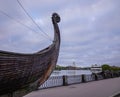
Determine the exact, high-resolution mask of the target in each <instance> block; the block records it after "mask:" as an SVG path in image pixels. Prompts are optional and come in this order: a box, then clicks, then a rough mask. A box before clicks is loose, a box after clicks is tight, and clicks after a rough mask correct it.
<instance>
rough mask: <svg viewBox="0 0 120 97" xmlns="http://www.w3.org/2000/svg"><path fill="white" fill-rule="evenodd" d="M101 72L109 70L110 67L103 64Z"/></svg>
mask: <svg viewBox="0 0 120 97" xmlns="http://www.w3.org/2000/svg"><path fill="white" fill-rule="evenodd" d="M102 70H103V71H106V70H111V67H110V66H109V65H108V64H103V65H102Z"/></svg>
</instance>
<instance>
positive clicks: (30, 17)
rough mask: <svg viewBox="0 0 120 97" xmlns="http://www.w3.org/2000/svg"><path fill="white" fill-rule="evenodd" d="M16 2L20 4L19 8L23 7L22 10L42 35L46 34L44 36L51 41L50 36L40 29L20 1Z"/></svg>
mask: <svg viewBox="0 0 120 97" xmlns="http://www.w3.org/2000/svg"><path fill="white" fill-rule="evenodd" d="M17 2H18V4H19V5H20V6H21V8H22V9H23V11H24V12H25V13H26V15H27V16H28V17H29V18H30V19H31V20H32V22H33V23H34V24H35V25H36V27H37V28H38V29H39V30H40V31H41V32H43V33H44V35H46V36H47V37H48V38H49V39H50V40H51V41H52V39H51V37H50V36H49V35H48V34H47V33H45V32H44V31H43V30H42V28H41V27H40V26H39V25H38V24H37V23H36V22H35V20H34V19H33V18H32V16H31V15H30V14H29V13H28V12H27V10H26V9H25V8H24V7H23V5H22V3H21V2H20V1H19V0H17Z"/></svg>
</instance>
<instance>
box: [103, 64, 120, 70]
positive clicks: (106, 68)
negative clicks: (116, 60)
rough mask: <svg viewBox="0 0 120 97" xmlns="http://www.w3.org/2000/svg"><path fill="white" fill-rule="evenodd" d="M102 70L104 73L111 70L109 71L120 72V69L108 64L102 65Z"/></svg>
mask: <svg viewBox="0 0 120 97" xmlns="http://www.w3.org/2000/svg"><path fill="white" fill-rule="evenodd" d="M102 70H103V71H106V70H109V71H119V70H120V67H117V66H110V65H108V64H103V65H102Z"/></svg>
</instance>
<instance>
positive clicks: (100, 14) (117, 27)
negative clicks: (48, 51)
mask: <svg viewBox="0 0 120 97" xmlns="http://www.w3.org/2000/svg"><path fill="white" fill-rule="evenodd" d="M19 1H20V2H21V3H22V4H23V6H24V7H25V9H26V10H27V11H28V13H29V14H30V15H31V16H32V17H33V19H34V20H35V21H36V22H37V24H39V25H40V27H41V29H43V30H44V31H43V32H46V33H47V34H48V35H49V36H50V37H51V39H53V36H54V33H53V26H52V23H51V14H52V13H53V12H58V13H59V14H60V16H61V22H60V23H59V26H60V31H61V40H62V42H61V50H60V55H59V60H58V63H57V64H60V65H72V64H73V61H74V62H76V65H78V66H91V65H92V64H104V63H108V64H110V65H118V66H119V65H120V61H119V58H120V56H119V55H120V42H119V40H120V33H119V31H120V17H119V15H120V10H119V6H120V1H119V0H116V1H113V0H75V1H73V0H69V2H68V1H67V0H60V1H56V0H52V1H49V0H42V1H41V0H32V1H29V0H24V1H23V0H19ZM13 4H14V6H13ZM0 10H3V11H5V12H6V13H8V14H9V15H10V16H12V17H13V18H14V19H16V20H18V21H20V22H22V23H24V24H25V25H27V26H29V27H30V28H32V29H33V30H34V31H31V30H30V29H29V28H26V27H25V26H23V25H21V24H19V23H17V22H15V21H14V20H12V19H9V18H8V17H6V16H4V15H3V14H2V13H0V21H1V22H0V49H2V50H9V51H17V52H26V53H31V52H35V51H38V50H39V49H42V48H44V47H47V46H48V45H49V44H51V43H52V42H51V41H50V39H49V37H48V36H46V35H44V33H43V32H41V31H39V29H38V28H37V27H36V26H35V25H34V24H33V22H32V21H31V20H30V18H29V17H28V16H27V15H26V14H25V12H24V11H23V10H22V8H21V7H20V6H19V4H18V3H17V1H16V0H11V1H8V0H1V1H0ZM19 44H21V45H19Z"/></svg>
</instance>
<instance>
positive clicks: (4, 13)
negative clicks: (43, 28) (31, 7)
mask: <svg viewBox="0 0 120 97" xmlns="http://www.w3.org/2000/svg"><path fill="white" fill-rule="evenodd" d="M0 13H2V14H3V15H5V16H7V17H8V18H10V19H12V20H14V21H15V22H17V23H19V24H21V25H22V26H24V27H26V28H27V29H29V30H31V31H32V32H36V33H38V32H37V31H35V30H34V29H32V28H31V27H29V26H27V25H25V24H24V23H22V22H20V21H19V20H16V19H15V18H13V17H12V16H10V15H9V14H7V13H6V12H4V11H2V10H1V9H0Z"/></svg>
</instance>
